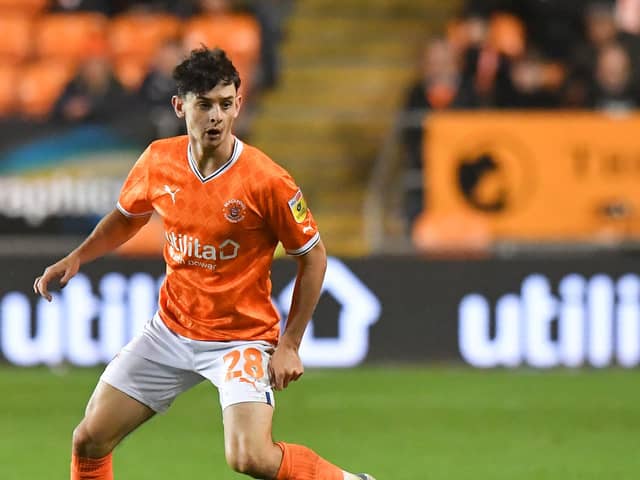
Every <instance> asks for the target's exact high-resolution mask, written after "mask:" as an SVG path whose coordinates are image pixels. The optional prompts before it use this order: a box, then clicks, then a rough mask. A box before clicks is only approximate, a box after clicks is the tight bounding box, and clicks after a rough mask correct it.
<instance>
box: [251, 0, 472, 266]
mask: <svg viewBox="0 0 640 480" xmlns="http://www.w3.org/2000/svg"><path fill="white" fill-rule="evenodd" d="M458 4H459V2H458V1H454V2H441V1H437V0H422V1H421V2H416V1H415V0H300V1H298V2H296V6H295V8H294V11H293V12H292V14H291V17H290V18H289V21H288V24H287V26H286V27H287V28H286V35H285V40H284V42H283V44H282V47H281V55H282V67H283V68H282V73H281V78H280V81H279V84H278V85H277V87H276V88H275V89H274V90H272V91H270V92H268V93H266V94H264V95H262V96H261V98H260V99H259V103H258V108H257V112H256V114H255V116H254V118H253V121H252V125H251V138H250V141H251V142H252V143H253V144H255V145H256V146H258V147H260V148H262V149H263V150H264V151H265V152H267V153H268V154H269V155H270V156H271V157H272V158H274V160H276V161H277V162H278V163H280V164H282V165H283V166H285V168H287V169H288V170H289V171H290V172H291V174H292V175H293V176H294V177H295V178H296V180H297V181H298V183H299V184H300V185H301V187H302V188H303V190H304V192H305V196H306V197H307V201H308V203H309V205H310V207H311V209H312V211H313V213H314V215H315V217H316V219H317V220H318V223H319V224H320V229H321V232H322V235H323V238H324V241H325V243H326V244H327V248H328V249H329V252H330V253H331V254H332V255H341V256H353V255H362V254H365V253H368V251H369V245H368V244H367V241H366V238H365V235H364V199H365V196H366V193H367V185H368V182H369V178H370V174H371V168H372V166H373V164H374V161H375V158H376V155H377V152H378V150H379V148H380V147H381V145H382V143H383V142H384V140H385V137H386V135H387V134H388V132H389V130H390V127H391V124H392V122H393V119H394V117H395V114H396V112H397V110H398V108H399V106H400V105H401V102H402V101H403V98H404V95H405V92H406V89H407V86H408V85H409V83H410V82H411V81H412V78H413V77H414V75H415V63H416V62H415V60H416V58H417V52H418V51H419V47H420V46H421V45H422V42H423V41H424V39H426V38H427V37H428V36H429V35H431V34H434V33H439V32H442V30H443V26H444V24H445V22H446V20H447V19H448V18H451V15H452V14H453V12H454V11H455V8H456V6H457V5H458Z"/></svg>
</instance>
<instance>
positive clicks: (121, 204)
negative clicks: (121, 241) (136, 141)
mask: <svg viewBox="0 0 640 480" xmlns="http://www.w3.org/2000/svg"><path fill="white" fill-rule="evenodd" d="M150 158H151V152H150V147H148V148H147V149H146V150H145V151H144V152H143V153H142V155H140V158H138V161H137V162H136V163H135V165H134V166H133V168H132V169H131V171H130V172H129V176H128V177H127V179H126V180H125V182H124V185H123V186H122V190H121V191H120V197H119V198H118V204H117V207H118V210H120V212H122V214H124V215H126V216H127V217H143V216H146V215H149V214H150V213H152V212H153V206H152V205H151V201H150V199H149V195H148V192H149V163H150Z"/></svg>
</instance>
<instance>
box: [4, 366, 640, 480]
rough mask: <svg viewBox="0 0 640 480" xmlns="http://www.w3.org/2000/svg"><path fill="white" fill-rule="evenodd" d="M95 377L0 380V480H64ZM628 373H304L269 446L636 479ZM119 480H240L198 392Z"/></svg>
mask: <svg viewBox="0 0 640 480" xmlns="http://www.w3.org/2000/svg"><path fill="white" fill-rule="evenodd" d="M98 374H99V371H98V370H70V371H69V372H67V373H66V374H63V375H60V374H53V373H51V372H50V371H49V370H47V369H29V370H19V369H15V368H8V367H4V368H0V389H1V392H2V394H1V395H0V479H2V480H31V479H33V480H35V479H47V480H49V479H51V480H53V479H67V478H68V462H69V459H68V452H69V438H70V435H71V430H72V428H73V427H74V425H75V424H76V423H77V422H78V421H79V420H80V417H81V414H82V411H83V408H84V404H85V402H86V400H87V398H88V397H89V394H90V392H91V390H92V388H93V386H94V384H95V381H96V379H97V376H98ZM638 380H639V379H638V373H637V372H634V371H622V370H607V371H589V370H582V371H577V372H575V371H574V372H572V371H564V370H562V371H548V372H532V371H524V370H517V371H473V370H468V369H462V368H446V367H442V368H426V367H425V368H420V367H411V368H408V367H402V368H382V367H373V368H372V367H369V368H359V369H354V370H350V371H329V370H315V371H309V372H307V374H305V376H304V377H303V379H302V381H300V382H298V383H296V384H294V385H293V386H292V387H291V388H290V389H288V390H287V391H286V392H284V393H280V394H279V395H278V396H277V402H278V408H277V410H276V418H275V436H276V438H278V439H286V440H287V441H293V442H298V443H303V444H307V445H309V446H311V447H313V448H314V449H316V450H317V451H318V452H320V453H321V454H322V455H324V456H326V457H327V458H329V459H331V460H332V461H334V462H336V463H338V464H340V465H341V466H343V467H345V468H349V469H352V470H355V471H368V472H371V473H374V474H375V475H376V476H377V477H378V479H379V480H384V479H387V480H430V479H434V480H458V479H473V480H476V479H481V480H484V479H487V480H502V479H504V480H529V479H530V480H545V479H554V480H555V479H558V480H572V479H576V480H587V479H594V480H595V479H597V480H602V479H616V480H623V479H637V478H639V475H640V453H639V449H638V448H639V447H640V383H639V381H638ZM115 470H116V479H118V480H125V479H131V480H134V479H135V480H145V479H148V480H164V479H166V480H182V479H189V480H192V479H193V480H204V479H212V480H214V479H215V480H225V479H238V478H245V477H242V476H240V475H237V474H234V473H232V472H231V471H230V470H229V469H228V468H227V467H226V464H225V461H224V455H223V441H222V429H221V418H220V409H219V407H218V403H217V394H216V393H215V390H214V389H213V388H212V387H210V386H209V385H200V386H198V387H197V388H195V389H194V390H192V391H190V392H188V393H187V394H185V395H183V396H182V397H180V398H179V399H178V401H177V402H176V403H175V404H174V405H173V407H172V408H171V409H170V410H169V412H168V413H167V414H165V415H161V416H156V417H155V418H154V419H152V420H151V421H150V422H149V423H147V424H146V425H145V426H143V427H142V428H141V429H140V430H139V431H138V432H136V433H135V434H134V435H132V436H131V437H129V438H128V439H126V440H125V442H124V443H123V444H122V445H121V446H120V447H119V448H118V449H117V451H116V455H115Z"/></svg>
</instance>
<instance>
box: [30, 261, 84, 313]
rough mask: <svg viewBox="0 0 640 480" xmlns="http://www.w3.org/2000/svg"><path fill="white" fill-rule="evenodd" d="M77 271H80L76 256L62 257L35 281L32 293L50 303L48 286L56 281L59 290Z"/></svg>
mask: <svg viewBox="0 0 640 480" xmlns="http://www.w3.org/2000/svg"><path fill="white" fill-rule="evenodd" d="M78 270H80V260H79V259H78V258H77V257H76V256H74V255H69V256H67V257H64V258H63V259H62V260H60V261H59V262H56V263H54V264H53V265H49V266H48V267H47V268H46V269H45V270H44V272H43V273H42V275H41V276H39V277H37V278H36V279H35V281H34V282H33V291H34V292H35V293H36V295H40V296H41V297H44V298H46V299H47V301H49V302H50V301H51V298H52V297H51V294H50V293H49V284H50V283H51V282H52V281H54V280H57V281H58V283H59V284H60V288H64V287H65V285H66V284H67V283H68V282H69V280H71V278H73V276H74V275H75V274H76V273H78Z"/></svg>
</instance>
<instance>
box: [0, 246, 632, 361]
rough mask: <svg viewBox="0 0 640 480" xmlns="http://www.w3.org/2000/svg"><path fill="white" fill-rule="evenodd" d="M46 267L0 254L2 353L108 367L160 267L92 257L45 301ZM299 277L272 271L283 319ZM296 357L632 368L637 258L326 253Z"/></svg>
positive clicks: (154, 288)
mask: <svg viewBox="0 0 640 480" xmlns="http://www.w3.org/2000/svg"><path fill="white" fill-rule="evenodd" d="M51 261H52V259H50V258H28V259H27V258H25V259H19V258H5V259H2V270H3V275H2V278H1V279H0V358H1V359H2V360H3V361H4V362H5V363H10V364H14V365H20V366H33V365H58V364H62V363H67V364H71V365H76V366H92V365H97V364H104V363H106V362H108V361H109V360H110V359H111V358H113V356H114V355H115V354H116V353H117V352H118V351H119V350H120V348H122V346H123V345H124V344H125V343H126V342H127V341H128V340H129V339H130V338H132V336H133V335H135V334H136V333H137V332H138V331H140V329H141V328H142V326H143V325H144V323H145V322H146V321H148V320H149V318H151V316H152V315H153V313H154V311H155V309H156V302H157V292H158V287H159V285H160V282H161V281H162V277H163V264H162V262H161V261H151V260H125V259H118V258H107V259H103V260H100V261H97V262H95V263H92V264H89V265H86V266H85V267H83V269H82V271H81V272H80V274H78V275H77V276H76V277H75V278H74V279H73V280H72V281H71V282H70V283H69V285H68V286H67V287H66V288H65V289H64V290H62V291H61V292H56V293H55V294H54V300H53V302H51V303H48V302H46V301H44V300H42V299H38V298H36V297H35V296H34V294H33V292H32V284H33V279H34V278H35V276H37V275H38V274H39V273H40V272H41V270H42V269H43V267H44V266H46V265H48V264H49V263H50V262H51ZM295 271H296V264H295V262H293V261H289V260H277V261H276V262H275V264H274V268H273V274H272V279H273V291H272V296H273V302H274V304H275V305H276V306H277V307H278V309H279V310H280V312H281V313H282V316H283V318H286V314H287V312H288V309H289V305H290V300H291V294H292V291H293V285H294V279H295ZM301 355H302V358H303V361H304V363H305V364H306V365H307V366H310V367H352V366H356V365H359V364H361V363H364V362H367V363H384V362H395V363H398V362H407V363H418V362H420V363H429V362H433V363H435V362H454V363H464V364H467V365H470V366H473V367H477V368H492V367H508V368H512V367H519V366H523V367H533V368H552V367H570V368H574V367H597V368H602V367H610V366H622V367H627V368H631V367H636V366H638V365H639V364H640V257H635V256H622V255H599V256H598V257H597V258H588V257H581V258H554V259H530V260H482V261H480V260H479V261H465V262H447V261H423V260H418V259H415V258H397V257H394V258H386V257H382V258H376V257H371V258H363V259H358V260H349V261H344V260H340V259H336V258H330V259H329V265H328V269H327V275H326V279H325V283H324V287H323V293H322V296H321V299H320V302H319V305H318V308H317V310H316V312H315V314H314V318H313V319H312V322H311V323H310V325H309V327H308V329H307V331H306V334H305V337H304V341H303V343H302V346H301Z"/></svg>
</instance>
